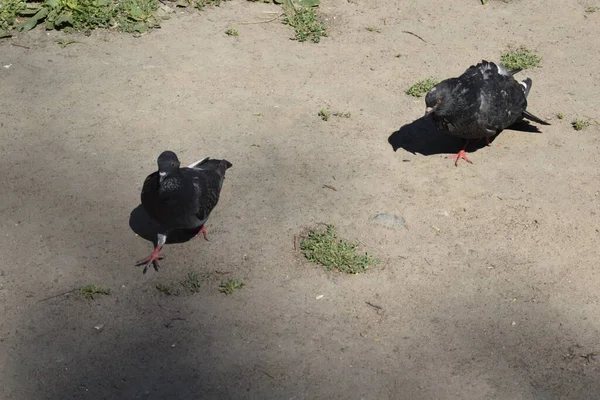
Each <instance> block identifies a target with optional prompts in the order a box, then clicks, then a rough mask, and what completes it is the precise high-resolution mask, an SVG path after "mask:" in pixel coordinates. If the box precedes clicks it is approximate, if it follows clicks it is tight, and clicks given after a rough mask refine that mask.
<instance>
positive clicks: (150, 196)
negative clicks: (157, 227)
mask: <svg viewBox="0 0 600 400" xmlns="http://www.w3.org/2000/svg"><path fill="white" fill-rule="evenodd" d="M157 192H158V171H156V172H153V173H151V174H150V175H148V176H147V177H146V179H145V180H144V185H143V186H142V193H141V196H140V197H141V202H142V205H143V206H144V208H147V206H149V205H151V204H153V203H155V202H156V200H157V197H158V196H157Z"/></svg>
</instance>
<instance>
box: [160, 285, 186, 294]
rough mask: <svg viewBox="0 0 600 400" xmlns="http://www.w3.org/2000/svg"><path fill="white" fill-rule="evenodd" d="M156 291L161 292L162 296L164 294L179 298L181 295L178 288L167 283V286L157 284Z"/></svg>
mask: <svg viewBox="0 0 600 400" xmlns="http://www.w3.org/2000/svg"><path fill="white" fill-rule="evenodd" d="M156 290H158V291H159V292H161V293H162V294H164V295H166V296H179V294H180V293H181V292H180V290H179V288H178V287H177V286H175V285H174V284H172V283H169V284H164V283H158V284H157V285H156Z"/></svg>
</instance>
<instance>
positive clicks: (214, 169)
mask: <svg viewBox="0 0 600 400" xmlns="http://www.w3.org/2000/svg"><path fill="white" fill-rule="evenodd" d="M231 166H232V164H231V163H230V162H229V161H226V160H211V159H206V160H204V161H203V162H202V163H200V164H198V165H197V166H196V167H194V168H191V169H186V168H183V169H182V170H181V171H182V173H183V174H184V176H189V177H190V178H191V180H192V183H193V185H194V200H195V201H194V206H195V213H196V216H197V218H198V219H199V220H200V221H201V223H204V222H206V220H207V219H208V216H209V215H210V213H211V211H212V210H213V209H214V208H215V207H216V205H217V203H218V202H219V196H220V194H221V188H222V187H223V180H224V179H225V171H226V170H227V169H228V168H230V167H231Z"/></svg>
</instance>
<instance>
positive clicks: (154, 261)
mask: <svg viewBox="0 0 600 400" xmlns="http://www.w3.org/2000/svg"><path fill="white" fill-rule="evenodd" d="M160 249H161V247H156V248H155V249H154V251H153V252H152V254H150V255H149V256H148V257H146V258H143V259H141V260H139V261H138V262H136V264H135V266H136V267H139V266H141V265H143V266H144V270H143V273H144V274H145V273H146V271H148V267H149V266H150V265H152V267H154V270H155V271H158V268H159V267H160V264H159V263H158V262H159V261H160V260H162V259H164V258H165V256H163V255H162V254H160V253H159V252H160Z"/></svg>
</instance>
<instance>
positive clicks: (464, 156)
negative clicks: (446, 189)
mask: <svg viewBox="0 0 600 400" xmlns="http://www.w3.org/2000/svg"><path fill="white" fill-rule="evenodd" d="M448 158H455V159H456V162H455V163H454V165H456V166H458V162H459V161H460V160H461V159H462V160H465V161H466V162H468V163H469V164H473V163H472V162H471V160H469V158H468V157H467V152H466V151H465V150H464V149H463V150H461V151H459V152H458V154H455V155H453V156H448Z"/></svg>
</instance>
